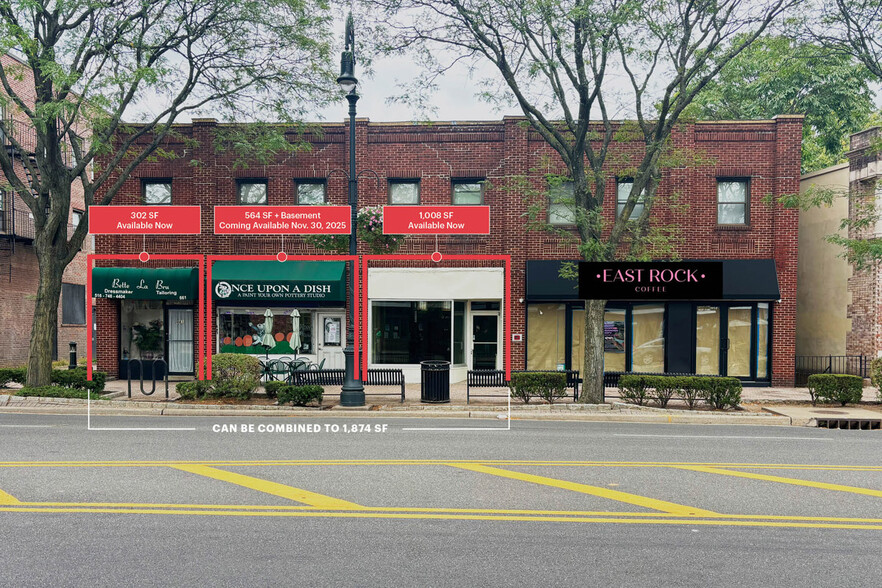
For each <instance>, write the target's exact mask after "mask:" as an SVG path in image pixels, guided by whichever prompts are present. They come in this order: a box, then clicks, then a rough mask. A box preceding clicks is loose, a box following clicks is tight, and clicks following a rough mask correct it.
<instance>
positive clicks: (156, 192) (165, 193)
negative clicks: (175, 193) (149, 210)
mask: <svg viewBox="0 0 882 588" xmlns="http://www.w3.org/2000/svg"><path fill="white" fill-rule="evenodd" d="M141 193H142V198H143V200H144V204H150V205H154V204H171V203H172V182H171V180H141Z"/></svg>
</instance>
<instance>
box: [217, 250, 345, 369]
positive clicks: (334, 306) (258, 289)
mask: <svg viewBox="0 0 882 588" xmlns="http://www.w3.org/2000/svg"><path fill="white" fill-rule="evenodd" d="M344 270H345V264H344V263H343V262H340V261H286V262H278V261H246V260H243V261H216V262H214V265H213V266H212V271H211V291H212V297H213V305H214V317H215V321H216V322H215V325H214V333H215V336H216V338H215V342H214V349H215V352H216V353H244V354H249V355H257V356H260V357H263V358H266V359H285V360H288V359H293V358H294V357H298V358H305V359H306V360H308V361H310V362H313V363H317V364H319V365H322V367H324V368H326V369H342V368H343V367H344V356H343V348H344V347H345V346H346V313H345V309H344V305H345V300H346V284H345V281H344V276H345V271H344Z"/></svg>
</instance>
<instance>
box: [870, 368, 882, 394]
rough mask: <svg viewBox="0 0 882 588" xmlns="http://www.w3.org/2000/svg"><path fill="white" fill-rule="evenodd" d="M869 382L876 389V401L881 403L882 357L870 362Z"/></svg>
mask: <svg viewBox="0 0 882 588" xmlns="http://www.w3.org/2000/svg"><path fill="white" fill-rule="evenodd" d="M870 382H872V383H873V386H875V387H876V400H878V401H879V402H882V357H877V358H876V359H874V360H873V361H871V362H870Z"/></svg>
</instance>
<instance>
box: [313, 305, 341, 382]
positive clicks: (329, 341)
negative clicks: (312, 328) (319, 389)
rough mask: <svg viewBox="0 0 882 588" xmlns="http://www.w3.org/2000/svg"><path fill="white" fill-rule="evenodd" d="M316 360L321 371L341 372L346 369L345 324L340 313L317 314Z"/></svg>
mask: <svg viewBox="0 0 882 588" xmlns="http://www.w3.org/2000/svg"><path fill="white" fill-rule="evenodd" d="M318 328H319V333H318V347H317V349H316V351H317V360H316V361H318V363H319V364H321V363H322V361H324V365H322V368H323V369H327V370H330V369H335V370H342V369H344V368H345V367H346V362H345V358H344V356H343V347H344V346H345V345H346V337H345V332H346V331H345V329H346V324H345V321H344V319H343V314H342V313H319V315H318Z"/></svg>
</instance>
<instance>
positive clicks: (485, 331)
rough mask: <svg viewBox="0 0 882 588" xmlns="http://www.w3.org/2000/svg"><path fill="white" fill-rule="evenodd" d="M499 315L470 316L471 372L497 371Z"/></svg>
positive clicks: (475, 314)
mask: <svg viewBox="0 0 882 588" xmlns="http://www.w3.org/2000/svg"><path fill="white" fill-rule="evenodd" d="M498 362H499V315H498V314H496V313H493V314H484V313H480V314H478V313H474V314H472V365H471V369H473V370H496V369H499V366H498Z"/></svg>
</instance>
